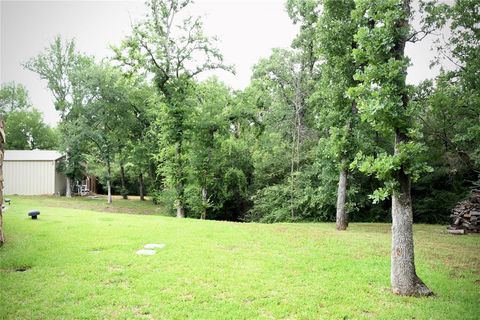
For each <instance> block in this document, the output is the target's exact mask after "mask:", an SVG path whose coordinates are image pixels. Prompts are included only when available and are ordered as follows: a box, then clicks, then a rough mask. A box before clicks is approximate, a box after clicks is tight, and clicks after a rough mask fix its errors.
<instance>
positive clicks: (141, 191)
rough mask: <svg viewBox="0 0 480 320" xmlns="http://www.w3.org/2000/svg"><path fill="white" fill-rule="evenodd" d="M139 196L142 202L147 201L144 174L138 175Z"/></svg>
mask: <svg viewBox="0 0 480 320" xmlns="http://www.w3.org/2000/svg"><path fill="white" fill-rule="evenodd" d="M138 194H139V195H140V200H142V201H144V200H145V192H144V182H143V173H140V174H139V175H138Z"/></svg>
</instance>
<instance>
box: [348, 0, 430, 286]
mask: <svg viewBox="0 0 480 320" xmlns="http://www.w3.org/2000/svg"><path fill="white" fill-rule="evenodd" d="M354 16H355V18H357V19H361V21H362V24H361V26H360V28H359V29H358V32H357V33H356V35H355V40H356V41H357V43H358V46H357V48H355V49H354V50H353V54H354V58H355V60H356V61H357V63H359V64H363V65H364V68H362V69H359V70H358V71H357V74H356V79H357V80H358V81H359V84H358V86H357V87H356V88H355V89H354V90H352V93H353V94H354V95H355V96H356V97H358V109H359V111H360V113H361V117H362V118H363V119H364V120H366V121H368V122H369V123H370V125H371V126H372V127H373V128H374V129H375V130H376V131H378V132H381V133H384V134H387V135H393V136H394V137H395V138H394V141H395V142H394V153H393V155H389V154H387V153H383V154H379V155H377V156H368V157H364V158H363V161H362V163H361V165H360V169H361V170H363V171H365V172H367V173H369V174H375V175H376V176H377V177H378V178H380V179H381V180H382V181H384V183H385V187H384V188H382V189H380V190H377V192H376V193H375V194H374V196H376V198H377V200H378V199H379V198H385V197H386V196H388V195H389V194H391V195H392V251H391V285H392V290H393V292H394V293H396V294H400V295H431V294H432V291H430V289H428V287H427V286H426V285H425V284H424V283H423V282H422V280H420V278H419V277H418V276H417V273H416V270H415V261H414V245H413V213H412V199H411V181H412V179H414V180H415V179H418V177H419V176H420V174H421V173H422V172H424V171H426V170H427V167H426V165H425V164H424V163H423V162H421V161H420V160H419V154H420V153H421V152H422V150H423V146H422V145H421V144H420V143H418V142H416V139H415V138H416V136H415V130H414V129H415V128H414V126H413V121H412V117H411V115H412V112H413V111H412V110H411V105H410V104H409V90H408V87H407V85H406V75H407V67H408V64H409V60H408V58H407V57H406V56H405V45H406V43H407V41H408V39H409V38H410V37H411V32H412V31H411V28H410V24H409V19H410V18H411V11H410V1H409V0H385V1H374V2H372V1H367V0H357V1H356V9H355V12H354Z"/></svg>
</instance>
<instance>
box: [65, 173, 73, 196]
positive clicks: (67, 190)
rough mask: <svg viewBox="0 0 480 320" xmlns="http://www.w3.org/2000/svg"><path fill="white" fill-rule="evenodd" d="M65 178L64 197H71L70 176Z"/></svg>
mask: <svg viewBox="0 0 480 320" xmlns="http://www.w3.org/2000/svg"><path fill="white" fill-rule="evenodd" d="M66 178H67V186H66V189H65V197H67V198H71V197H72V180H71V179H70V177H66Z"/></svg>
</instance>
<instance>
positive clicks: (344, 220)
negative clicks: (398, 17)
mask: <svg viewBox="0 0 480 320" xmlns="http://www.w3.org/2000/svg"><path fill="white" fill-rule="evenodd" d="M322 4H323V12H322V15H321V17H320V22H319V28H318V36H319V42H320V43H321V46H320V48H319V50H320V53H321V55H322V58H323V60H324V64H323V65H322V78H321V81H320V86H319V91H320V95H321V96H323V99H322V100H323V101H322V104H324V106H323V107H321V108H320V110H319V111H320V114H319V120H318V121H319V125H320V127H323V128H328V127H329V129H328V131H329V133H328V135H327V137H326V140H328V141H325V143H326V145H327V148H328V149H329V151H330V152H329V153H330V154H331V158H333V159H332V160H334V163H336V166H337V170H338V172H339V178H338V189H337V204H336V209H337V212H336V228H337V230H345V229H347V226H348V211H347V208H346V202H347V184H348V183H347V181H348V166H349V164H350V162H351V161H352V160H353V155H354V152H356V150H355V143H356V141H355V140H354V137H355V135H354V132H353V131H354V130H356V129H357V128H355V127H354V126H355V122H356V121H355V120H356V113H357V110H356V109H357V108H356V103H355V101H354V100H353V99H351V98H349V97H348V96H347V94H346V93H347V90H348V89H349V88H350V87H353V86H354V85H355V81H354V79H353V76H354V74H355V70H356V65H355V63H354V61H353V57H352V54H351V52H352V49H353V48H354V47H355V41H354V39H353V36H354V34H355V32H356V28H357V24H356V23H355V20H353V19H352V16H351V13H352V11H353V10H354V8H355V3H354V1H353V0H341V1H337V0H324V1H322Z"/></svg>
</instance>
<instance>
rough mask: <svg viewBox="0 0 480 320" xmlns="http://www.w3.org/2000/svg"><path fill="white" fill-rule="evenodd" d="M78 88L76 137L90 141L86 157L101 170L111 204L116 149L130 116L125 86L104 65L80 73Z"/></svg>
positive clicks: (127, 125) (117, 75)
mask: <svg viewBox="0 0 480 320" xmlns="http://www.w3.org/2000/svg"><path fill="white" fill-rule="evenodd" d="M80 79H81V80H80V85H81V88H82V90H83V91H84V97H85V101H87V102H86V103H85V104H84V105H83V107H82V109H81V110H80V114H79V117H78V118H77V120H76V121H75V127H76V130H77V133H76V134H77V135H78V136H81V137H83V138H84V139H86V140H88V141H89V142H90V146H91V148H90V150H92V151H91V152H90V153H89V154H90V155H91V156H93V159H95V160H97V162H99V163H100V164H101V166H102V167H103V168H104V170H102V171H103V176H104V178H105V181H106V185H107V193H108V198H107V201H108V203H111V202H112V186H111V183H112V181H111V180H112V167H113V163H114V160H115V156H116V155H117V154H118V150H121V149H122V150H123V148H119V146H122V147H123V146H124V145H125V140H127V139H128V136H127V137H126V135H128V128H129V127H130V125H131V118H132V116H133V114H132V112H131V108H130V105H129V104H128V98H127V93H128V90H129V89H128V88H127V84H126V83H125V82H124V81H122V80H123V77H122V75H121V74H120V72H119V71H118V70H117V69H115V68H112V67H110V66H108V65H105V64H102V65H91V66H90V67H89V68H86V69H84V70H83V72H82V75H81V76H80Z"/></svg>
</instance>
